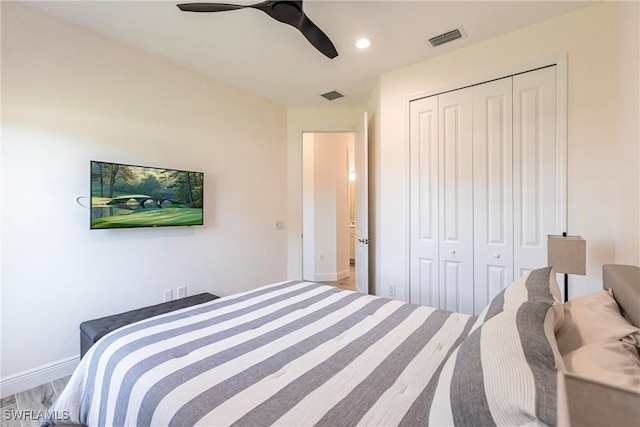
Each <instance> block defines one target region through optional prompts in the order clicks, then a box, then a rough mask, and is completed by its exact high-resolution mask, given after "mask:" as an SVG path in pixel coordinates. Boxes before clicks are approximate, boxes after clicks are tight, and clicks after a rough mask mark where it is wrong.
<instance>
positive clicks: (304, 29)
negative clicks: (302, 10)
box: [298, 15, 338, 59]
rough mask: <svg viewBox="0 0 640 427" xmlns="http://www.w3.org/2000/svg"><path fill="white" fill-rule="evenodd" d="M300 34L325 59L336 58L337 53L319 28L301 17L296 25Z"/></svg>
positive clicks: (304, 17)
mask: <svg viewBox="0 0 640 427" xmlns="http://www.w3.org/2000/svg"><path fill="white" fill-rule="evenodd" d="M298 29H299V30H300V32H301V33H302V34H303V35H304V36H305V37H306V38H307V40H309V42H310V43H311V44H312V45H313V46H314V47H315V48H316V49H318V50H319V51H320V52H322V53H323V54H324V55H325V56H326V57H327V58H329V59H333V58H335V57H336V56H338V51H337V50H336V47H335V46H334V45H333V43H332V42H331V40H330V39H329V37H327V35H326V34H325V33H324V32H322V30H321V29H320V28H318V26H317V25H316V24H314V23H313V22H311V20H310V19H309V18H308V17H307V15H303V16H302V19H301V20H300V23H299V24H298Z"/></svg>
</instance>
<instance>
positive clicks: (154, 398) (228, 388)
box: [136, 293, 385, 426]
mask: <svg viewBox="0 0 640 427" xmlns="http://www.w3.org/2000/svg"><path fill="white" fill-rule="evenodd" d="M361 297H362V295H359V294H356V293H349V294H348V295H346V296H345V297H344V298H342V299H341V300H339V301H338V302H336V303H334V304H331V305H329V306H327V307H323V308H321V309H319V310H317V311H314V312H312V313H309V314H307V315H305V316H304V317H302V318H300V319H298V320H296V321H295V322H291V323H289V324H287V325H283V326H282V327H280V328H278V329H275V330H273V331H270V332H267V333H265V334H262V335H260V336H258V337H256V338H254V339H252V340H249V341H246V342H243V343H241V344H238V345H236V346H234V347H230V348H228V349H225V350H223V351H220V352H218V353H216V354H212V355H211V356H209V357H207V358H205V359H202V360H199V361H197V362H195V363H193V364H190V365H188V366H185V367H184V368H182V369H180V370H179V371H176V372H174V373H172V374H170V375H168V376H167V377H165V378H163V379H162V380H161V381H159V382H157V383H156V384H154V385H153V386H152V387H151V388H150V389H149V391H148V392H147V393H146V394H145V397H144V398H143V402H142V405H141V407H142V410H141V411H140V412H139V414H138V419H137V422H136V425H137V426H148V425H149V424H150V423H151V419H152V417H153V413H154V411H155V409H156V407H157V405H158V403H159V402H160V401H161V400H162V399H163V398H164V397H165V396H166V395H167V394H168V393H169V392H171V391H172V390H173V389H174V388H175V387H177V386H179V385H180V384H182V383H183V382H185V381H188V380H189V379H191V378H194V377H196V376H197V375H200V374H202V373H203V372H206V371H209V370H211V369H213V368H215V367H216V366H219V365H221V364H223V363H226V362H228V361H230V360H233V359H236V358H238V357H239V356H242V355H243V354H245V353H248V352H250V351H253V350H256V349H259V348H260V347H263V346H265V345H267V344H269V343H270V342H272V341H274V340H277V339H279V338H282V337H285V336H287V335H289V334H291V333H293V332H295V331H297V330H299V329H301V328H303V327H304V326H306V325H309V324H312V323H314V322H317V321H318V320H321V319H322V318H324V317H326V316H328V315H329V314H331V313H332V312H334V311H336V310H338V309H340V308H341V307H344V306H347V305H348V304H350V303H352V302H353V301H355V300H357V299H358V298H361ZM383 303H385V302H384V301H383V302H382V303H380V304H383ZM371 304H374V305H375V302H374V303H371ZM363 316H364V315H363ZM360 317H362V316H360ZM331 329H333V328H331ZM332 333H333V331H330V332H329V334H332ZM315 336H321V335H320V334H316V335H315ZM315 336H314V337H315ZM316 339H317V338H316ZM307 340H309V341H310V342H314V340H313V337H312V338H311V339H309V338H308V339H307ZM307 340H305V341H303V343H302V344H298V345H296V346H294V347H293V348H292V349H291V350H284V351H282V352H280V353H279V354H278V355H276V356H274V357H276V358H277V357H286V359H285V360H284V361H283V362H282V364H281V365H278V366H277V368H276V369H274V370H273V371H272V372H277V370H279V369H281V367H282V366H284V364H286V363H288V362H289V361H290V360H293V359H295V358H296V357H299V356H300V354H303V350H305V348H304V343H305V342H306V341H307ZM307 346H309V344H307ZM307 351H308V349H307ZM248 368H249V369H248V370H247V371H249V372H246V371H243V372H241V373H239V374H238V375H235V376H234V377H232V378H230V379H227V380H225V381H223V382H222V383H221V384H219V385H217V386H214V387H212V388H211V389H209V390H208V391H205V392H204V393H202V394H201V395H199V396H197V397H195V398H194V399H193V400H191V401H190V402H188V403H187V404H186V405H185V406H184V407H182V408H181V409H180V410H179V411H178V412H177V413H176V414H175V415H174V417H173V419H172V421H171V423H174V424H177V425H193V424H194V423H195V422H196V421H197V420H199V419H200V418H202V417H203V416H204V415H205V414H207V413H208V412H209V411H210V410H211V409H210V408H213V407H215V406H216V405H218V404H220V403H221V402H223V401H224V400H226V399H228V398H229V397H230V396H232V395H233V394H235V393H237V392H238V391H239V390H241V389H243V388H245V387H247V384H246V382H247V379H246V378H247V377H248V378H256V377H257V376H262V377H264V376H266V375H269V374H270V373H272V372H269V371H268V362H266V361H265V362H262V363H259V364H257V365H255V366H250V367H248ZM207 408H209V409H207Z"/></svg>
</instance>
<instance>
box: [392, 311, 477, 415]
mask: <svg viewBox="0 0 640 427" xmlns="http://www.w3.org/2000/svg"><path fill="white" fill-rule="evenodd" d="M475 321H476V318H475V317H474V316H472V317H470V318H469V319H468V320H467V324H466V325H465V326H464V330H463V331H462V333H461V334H460V336H459V337H458V339H457V340H456V342H455V343H454V344H453V345H452V346H451V348H449V351H448V352H447V355H446V356H445V358H444V359H443V360H442V362H440V366H438V368H437V369H436V370H435V371H434V372H433V375H432V376H431V379H430V380H429V383H428V384H427V386H426V387H425V388H424V390H422V392H421V393H420V396H418V398H417V399H416V400H415V401H414V402H413V404H411V407H410V408H409V410H408V411H407V413H406V414H405V415H404V417H403V418H402V420H401V421H400V423H399V424H398V425H399V426H402V427H412V426H417V425H424V424H425V423H427V422H428V420H429V414H430V413H431V404H432V403H433V396H434V395H435V392H436V388H437V386H438V380H439V379H440V373H441V372H442V369H443V368H444V364H445V363H446V362H447V360H449V357H451V354H453V352H454V351H455V350H456V349H457V348H458V346H459V345H460V343H461V342H462V341H463V340H464V339H465V338H466V337H467V335H469V331H470V330H471V327H472V326H473V324H474V323H475Z"/></svg>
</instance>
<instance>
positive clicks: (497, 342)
mask: <svg viewBox="0 0 640 427" xmlns="http://www.w3.org/2000/svg"><path fill="white" fill-rule="evenodd" d="M517 314H518V310H508V311H503V312H502V313H501V314H500V316H499V317H495V318H494V319H492V320H493V321H491V322H487V323H485V324H484V325H483V327H482V331H481V336H480V353H481V356H480V358H481V360H482V372H483V377H484V386H485V390H487V393H485V394H486V396H487V403H488V405H489V411H490V412H491V415H492V416H493V419H494V420H495V422H496V424H498V425H507V424H513V423H514V420H515V422H516V423H517V424H518V425H520V424H524V423H527V422H529V421H531V420H532V418H531V416H529V415H527V414H535V413H536V405H535V403H536V397H535V390H536V385H535V379H534V377H533V373H532V372H531V369H530V368H529V365H528V364H527V362H526V360H527V359H526V357H525V354H524V351H523V349H522V344H521V342H520V335H519V334H518V328H517V324H516V317H517ZM497 348H499V349H500V350H499V351H496V349H497ZM505 378H509V381H508V382H506V381H505Z"/></svg>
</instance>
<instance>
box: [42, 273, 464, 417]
mask: <svg viewBox="0 0 640 427" xmlns="http://www.w3.org/2000/svg"><path fill="white" fill-rule="evenodd" d="M474 320H475V317H473V316H469V315H464V314H459V313H451V312H447V311H443V310H438V309H434V308H430V307H422V306H417V305H412V304H408V303H404V302H401V301H395V300H389V299H385V298H380V297H375V296H370V295H362V294H359V293H355V292H350V291H344V290H340V289H337V288H334V287H329V286H322V285H318V284H313V283H307V282H283V283H277V284H273V285H269V286H265V287H262V288H258V289H255V290H252V291H249V292H245V293H242V294H237V295H232V296H229V297H224V298H220V299H217V300H214V301H211V302H209V303H205V304H201V305H198V306H195V307H190V308H185V309H182V310H179V311H175V312H171V313H167V314H164V315H161V316H158V317H154V318H151V319H147V320H144V321H141V322H139V323H135V324H132V325H129V326H127V327H124V328H121V329H118V330H116V331H114V332H112V333H111V334H109V335H107V336H105V337H104V338H102V340H100V341H99V342H98V343H96V344H95V345H94V346H93V347H92V348H91V350H90V351H89V352H88V353H87V355H86V356H85V357H84V358H83V359H82V361H81V363H80V365H79V366H78V368H77V370H76V372H75V373H74V375H73V376H72V378H71V380H70V382H69V385H68V386H67V387H66V389H65V390H64V392H63V393H62V394H61V396H60V398H59V399H58V401H57V402H56V403H55V404H54V406H53V407H52V408H51V412H52V413H56V414H65V418H68V419H66V420H65V421H64V422H67V423H82V424H87V425H90V426H103V425H109V426H110V425H117V426H125V425H133V426H138V427H143V426H165V425H169V426H188V425H205V426H213V425H238V426H247V425H251V426H258V425H273V424H276V425H317V424H319V425H331V426H347V425H356V424H363V425H409V426H413V425H417V424H425V423H427V420H429V418H430V417H432V416H434V415H435V414H434V413H433V412H434V411H438V408H437V407H434V406H436V405H434V406H432V405H431V403H432V402H433V400H434V394H435V389H436V387H437V383H438V377H439V375H440V373H441V371H442V369H443V366H444V362H445V361H446V360H447V358H448V357H449V355H451V353H453V352H454V351H455V349H456V348H457V347H458V346H459V344H460V343H461V342H462V340H463V339H464V338H465V337H466V336H467V335H468V334H469V331H470V330H471V327H472V325H473V323H474ZM436 418H437V416H436ZM56 422H57V423H62V421H61V420H58V421H56Z"/></svg>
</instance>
